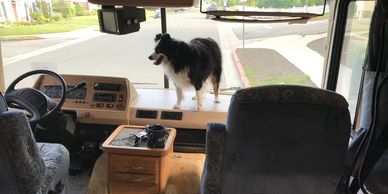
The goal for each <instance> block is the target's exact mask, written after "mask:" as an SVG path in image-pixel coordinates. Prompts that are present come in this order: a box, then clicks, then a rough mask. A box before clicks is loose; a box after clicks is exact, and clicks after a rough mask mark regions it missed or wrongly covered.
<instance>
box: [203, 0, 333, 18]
mask: <svg viewBox="0 0 388 194" xmlns="http://www.w3.org/2000/svg"><path fill="white" fill-rule="evenodd" d="M200 7H201V13H205V14H207V15H208V16H213V19H215V20H229V21H245V22H283V21H292V20H307V19H309V18H311V17H316V16H322V15H324V13H325V8H326V0H201V1H200Z"/></svg>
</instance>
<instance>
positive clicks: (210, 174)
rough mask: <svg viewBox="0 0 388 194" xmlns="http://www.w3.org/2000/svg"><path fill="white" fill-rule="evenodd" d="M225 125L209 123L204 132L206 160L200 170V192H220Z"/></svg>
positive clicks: (213, 193)
mask: <svg viewBox="0 0 388 194" xmlns="http://www.w3.org/2000/svg"><path fill="white" fill-rule="evenodd" d="M225 134H226V127H225V125H224V124H222V123H209V124H208V129H207V132H206V160H205V166H204V168H203V172H202V180H201V193H202V194H208V193H209V194H210V193H211V194H217V193H221V169H222V168H221V167H222V159H223V155H224V144H225Z"/></svg>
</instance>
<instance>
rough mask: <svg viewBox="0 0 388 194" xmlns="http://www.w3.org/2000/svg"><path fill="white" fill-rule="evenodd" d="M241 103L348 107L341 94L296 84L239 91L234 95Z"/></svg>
mask: <svg viewBox="0 0 388 194" xmlns="http://www.w3.org/2000/svg"><path fill="white" fill-rule="evenodd" d="M233 99H234V101H237V103H239V104H252V103H273V102H275V103H296V104H299V103H300V104H314V105H323V106H331V107H337V108H347V107H348V103H347V102H346V99H345V98H344V97H342V96H341V95H339V94H337V93H335V92H332V91H328V90H323V89H319V88H312V87H306V86H296V85H274V86H259V87H253V88H247V89H242V90H239V91H237V92H236V93H235V94H234V95H233Z"/></svg>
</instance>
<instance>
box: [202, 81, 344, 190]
mask: <svg viewBox="0 0 388 194" xmlns="http://www.w3.org/2000/svg"><path fill="white" fill-rule="evenodd" d="M347 107H348V104H347V102H346V100H345V99H344V98H343V97H342V96H340V95H338V94H336V93H333V92H329V91H325V90H321V89H316V88H310V87H302V86H286V85H280V86H264V87H255V88H249V89H243V90H239V91H237V92H236V93H235V94H234V96H233V97H232V100H231V103H230V107H229V110H228V117H227V123H226V125H224V124H220V123H210V124H209V126H208V130H207V140H206V162H205V167H204V170H203V174H202V185H201V192H202V193H206V194H208V193H209V194H210V193H212V194H213V193H231V194H235V193H269V194H284V193H287V194H293V193H298V194H300V193H314V194H319V193H322V194H328V193H335V190H336V187H337V184H338V182H339V180H340V177H341V175H342V172H343V167H344V164H345V157H346V152H347V146H348V141H349V135H350V129H351V128H350V127H351V124H350V116H349V111H348V109H347Z"/></svg>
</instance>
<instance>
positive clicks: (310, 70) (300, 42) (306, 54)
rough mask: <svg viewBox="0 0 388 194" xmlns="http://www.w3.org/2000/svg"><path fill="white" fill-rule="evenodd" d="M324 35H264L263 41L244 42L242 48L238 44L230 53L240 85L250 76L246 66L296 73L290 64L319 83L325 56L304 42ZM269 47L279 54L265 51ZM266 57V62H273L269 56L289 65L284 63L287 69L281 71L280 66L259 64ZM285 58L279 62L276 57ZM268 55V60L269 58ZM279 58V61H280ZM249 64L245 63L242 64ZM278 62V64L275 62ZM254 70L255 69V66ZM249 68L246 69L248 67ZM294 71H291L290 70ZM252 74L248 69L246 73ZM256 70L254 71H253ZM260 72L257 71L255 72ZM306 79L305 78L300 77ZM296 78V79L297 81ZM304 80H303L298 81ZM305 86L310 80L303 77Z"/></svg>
mask: <svg viewBox="0 0 388 194" xmlns="http://www.w3.org/2000/svg"><path fill="white" fill-rule="evenodd" d="M325 36H326V35H325V34H316V35H306V36H300V35H287V36H280V37H274V38H267V39H264V40H258V41H255V42H253V43H250V44H246V45H245V48H241V46H237V47H235V48H234V49H233V50H232V53H233V56H234V59H233V60H234V63H235V65H236V67H235V69H236V70H237V72H238V73H239V75H238V76H239V78H240V80H241V85H242V86H243V87H248V86H250V83H249V79H248V76H249V77H251V76H252V75H247V72H246V71H247V67H248V68H249V67H252V66H257V67H259V66H260V67H259V68H267V69H269V70H271V68H273V70H272V71H274V74H273V76H276V75H279V71H283V74H284V71H289V72H290V73H291V74H293V73H295V72H296V70H294V69H292V68H293V67H292V66H295V67H297V68H298V69H299V70H300V71H301V72H303V73H302V75H303V74H305V75H307V76H308V77H309V78H310V79H311V81H312V83H313V85H316V86H318V87H319V86H321V84H322V75H323V63H324V57H322V56H321V55H320V54H319V53H318V52H316V51H314V50H312V49H310V48H309V47H308V46H307V44H308V43H310V42H312V41H314V40H317V39H320V38H323V37H325ZM236 49H238V50H239V51H240V52H236ZM252 49H257V50H261V51H262V52H263V53H261V54H258V53H257V52H253V51H252ZM268 49H272V50H274V51H276V52H277V53H279V54H280V55H281V56H280V57H279V56H276V55H274V54H273V53H271V52H269V51H267V50H268ZM263 57H266V59H265V60H266V61H267V62H266V63H267V64H268V63H269V64H271V63H273V61H270V60H271V58H272V59H273V60H275V59H274V57H276V58H277V61H278V62H279V63H283V64H286V63H287V61H289V63H291V65H290V66H288V67H287V66H284V67H283V68H289V70H284V69H283V70H282V69H281V67H280V66H279V67H274V66H272V67H265V66H263V65H262V64H261V62H262V61H263V60H261V58H263ZM281 57H284V58H285V59H286V60H287V61H284V60H283V61H282V60H280V59H279V58H281ZM268 58H269V61H268ZM279 60H280V61H279ZM243 62H245V63H247V62H248V63H249V65H248V64H244V63H243ZM277 65H280V64H277ZM256 70H257V68H256ZM269 70H263V69H262V70H261V72H262V73H268V71H269ZM248 71H249V69H248ZM253 71H255V70H253ZM292 72H293V73H292ZM248 73H251V72H248ZM252 73H255V72H252ZM256 73H258V74H260V72H256ZM303 79H305V78H303ZM297 81H298V80H297ZM299 81H304V80H299ZM305 82H306V85H311V84H309V81H308V80H306V81H305ZM255 84H256V83H252V85H255Z"/></svg>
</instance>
